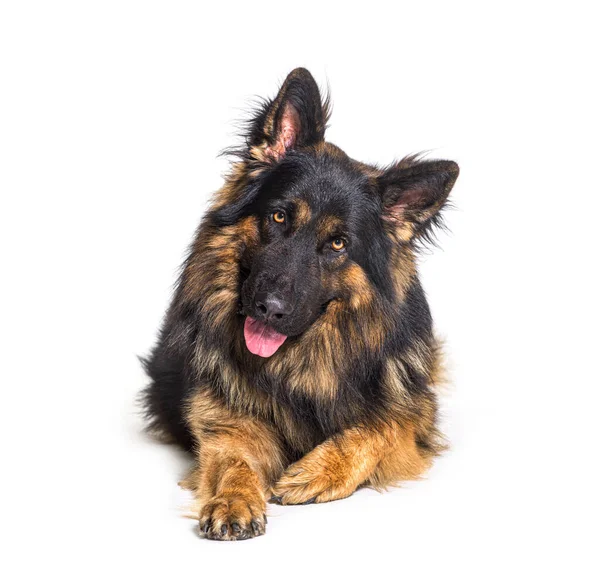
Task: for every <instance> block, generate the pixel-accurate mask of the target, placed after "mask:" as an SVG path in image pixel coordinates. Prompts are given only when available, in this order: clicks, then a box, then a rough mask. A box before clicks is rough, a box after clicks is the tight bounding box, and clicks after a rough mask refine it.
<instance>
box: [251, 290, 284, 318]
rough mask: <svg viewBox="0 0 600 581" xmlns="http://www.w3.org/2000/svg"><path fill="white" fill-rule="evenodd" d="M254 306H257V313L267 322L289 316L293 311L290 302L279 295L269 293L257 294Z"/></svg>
mask: <svg viewBox="0 0 600 581" xmlns="http://www.w3.org/2000/svg"><path fill="white" fill-rule="evenodd" d="M254 304H255V305H256V311H257V313H258V314H260V315H261V316H262V317H264V318H265V319H267V320H269V319H281V318H283V317H284V316H285V315H289V314H290V313H291V312H292V309H293V307H292V304H291V302H290V301H286V300H285V299H283V298H282V297H281V296H279V295H277V294H274V293H268V292H258V293H256V297H255V298H254Z"/></svg>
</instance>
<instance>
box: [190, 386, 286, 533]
mask: <svg viewBox="0 0 600 581" xmlns="http://www.w3.org/2000/svg"><path fill="white" fill-rule="evenodd" d="M187 418H188V422H189V425H190V428H191V430H192V432H193V434H194V436H195V437H196V439H197V441H198V442H200V446H199V450H198V466H197V468H196V469H195V470H194V471H193V472H192V474H191V475H190V476H189V477H188V479H187V480H186V481H185V485H186V487H188V488H190V489H191V490H192V491H193V493H194V495H195V497H196V499H197V501H198V504H199V514H200V530H201V531H202V532H203V533H204V534H205V535H206V536H208V537H213V536H214V537H218V538H224V539H235V538H244V537H246V536H254V535H256V534H262V532H264V527H265V524H266V500H267V492H268V490H269V487H270V484H271V482H273V480H274V479H275V478H277V476H278V475H279V474H280V473H281V471H282V470H283V466H284V458H283V454H282V451H281V441H280V438H279V437H278V435H277V434H276V432H275V431H274V430H273V429H272V428H271V427H269V426H268V425H267V424H265V423H264V422H261V421H259V420H256V419H254V418H251V417H249V416H246V415H242V414H238V413H236V412H234V411H232V410H229V409H227V408H226V407H225V406H224V405H223V403H222V402H220V401H218V400H217V399H215V398H214V397H213V396H211V395H210V394H209V393H208V392H207V391H205V390H202V389H200V390H199V391H198V392H197V393H196V395H195V396H194V397H193V398H192V400H191V402H190V405H189V410H188V414H187Z"/></svg>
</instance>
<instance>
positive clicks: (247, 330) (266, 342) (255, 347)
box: [244, 317, 287, 357]
mask: <svg viewBox="0 0 600 581" xmlns="http://www.w3.org/2000/svg"><path fill="white" fill-rule="evenodd" d="M244 339H246V347H248V350H249V351H250V353H253V354H254V355H258V356H260V357H271V355H273V353H275V351H277V349H279V348H280V347H281V346H282V345H283V342H284V341H285V340H286V339H287V337H286V336H285V335H282V334H281V333H278V332H277V331H275V329H272V328H271V327H269V326H268V325H265V324H264V323H261V322H260V321H257V320H255V319H253V318H252V317H246V321H245V322H244Z"/></svg>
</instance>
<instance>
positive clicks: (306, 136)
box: [248, 68, 329, 163]
mask: <svg viewBox="0 0 600 581" xmlns="http://www.w3.org/2000/svg"><path fill="white" fill-rule="evenodd" d="M328 109H329V106H328V99H326V100H325V102H323V101H322V100H321V94H320V92H319V87H318V86H317V83H316V82H315V80H314V78H313V76H312V75H311V74H310V73H309V72H308V71H307V70H306V69H303V68H298V69H294V70H293V71H292V72H291V73H290V74H289V75H288V76H287V78H286V80H285V82H284V83H283V85H282V86H281V89H279V93H278V94H277V97H275V99H273V100H272V101H267V102H265V104H264V105H263V107H262V108H261V111H260V112H259V113H258V114H257V116H256V117H255V118H254V119H253V120H252V121H251V124H250V132H249V135H248V146H249V151H250V155H251V156H252V157H253V158H255V159H257V160H258V161H263V162H267V163H273V162H276V161H279V160H280V159H282V158H283V157H284V156H285V155H286V153H287V152H288V151H289V150H291V149H294V148H299V147H305V146H308V145H314V144H315V143H318V142H319V141H322V140H323V139H324V137H325V127H326V124H327V119H328V115H329V113H328Z"/></svg>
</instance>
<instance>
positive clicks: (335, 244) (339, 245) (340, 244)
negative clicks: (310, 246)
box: [331, 238, 346, 252]
mask: <svg viewBox="0 0 600 581" xmlns="http://www.w3.org/2000/svg"><path fill="white" fill-rule="evenodd" d="M344 246H346V244H345V242H344V241H343V240H342V239H341V238H336V239H335V240H333V241H332V242H331V248H333V249H334V250H335V251H336V252H339V251H340V250H343V248H344Z"/></svg>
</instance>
